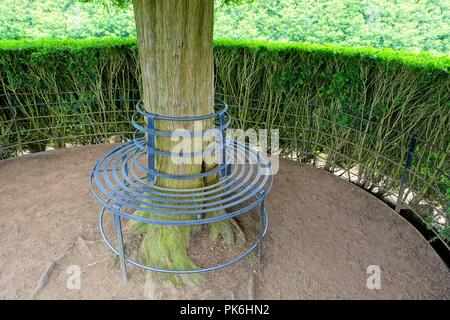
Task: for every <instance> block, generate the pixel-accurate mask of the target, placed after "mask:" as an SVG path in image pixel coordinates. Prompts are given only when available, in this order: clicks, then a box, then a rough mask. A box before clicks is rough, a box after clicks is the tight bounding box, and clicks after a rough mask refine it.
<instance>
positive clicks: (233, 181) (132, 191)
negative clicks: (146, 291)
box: [90, 99, 272, 280]
mask: <svg viewBox="0 0 450 320" xmlns="http://www.w3.org/2000/svg"><path fill="white" fill-rule="evenodd" d="M217 105H218V106H219V107H220V108H219V110H217V111H216V112H214V113H213V114H210V115H205V116H197V117H183V118H181V117H167V116H160V115H156V114H152V113H148V112H146V111H144V110H142V108H141V102H138V103H137V105H136V112H135V113H134V115H133V117H132V121H131V123H132V125H133V127H134V128H135V129H136V131H135V134H134V136H133V139H132V140H131V141H129V142H125V143H122V144H120V145H119V146H117V147H115V148H112V149H111V150H109V151H108V152H107V153H106V154H105V155H104V156H103V157H102V158H100V160H99V161H98V162H97V164H96V165H95V166H94V168H93V169H92V171H91V175H90V188H91V192H92V194H93V195H94V197H95V198H96V199H97V200H98V201H99V202H100V204H101V205H102V206H103V208H102V209H101V212H100V216H99V227H100V234H101V236H102V238H103V239H104V241H105V243H106V244H107V246H108V247H109V248H110V249H111V251H112V252H114V253H115V254H117V255H118V256H119V257H120V265H121V272H122V277H123V278H124V279H125V280H127V269H126V263H127V262H128V263H130V264H133V265H135V266H137V267H140V268H143V269H146V270H151V271H156V272H163V273H172V274H189V273H196V272H207V271H212V270H217V269H220V268H224V267H227V266H229V265H231V264H233V263H236V262H238V261H239V260H242V259H243V258H244V257H246V256H247V255H249V254H250V253H251V252H252V251H254V250H255V249H256V248H259V250H258V257H259V260H260V259H261V247H262V240H263V238H264V236H265V235H266V233H267V229H268V215H267V210H266V208H265V203H264V202H265V198H266V196H267V194H268V193H269V191H270V189H271V186H272V174H271V170H270V162H269V161H268V160H267V159H266V158H265V157H264V156H262V155H261V154H260V153H259V152H257V151H256V150H254V149H253V148H251V147H250V146H248V145H246V144H244V143H242V142H238V141H231V140H230V139H227V138H226V130H227V128H228V127H229V126H230V125H231V117H230V115H229V114H228V113H227V109H228V106H227V104H226V103H225V102H223V101H221V100H218V99H216V106H217ZM138 117H143V118H144V119H145V120H146V124H147V125H146V126H145V127H144V126H142V125H140V124H139V121H138V120H137V118H138ZM207 119H213V120H214V121H215V123H217V129H218V130H219V131H220V132H221V135H220V139H221V141H220V143H218V144H216V147H217V148H219V149H220V157H221V163H220V165H218V166H217V167H215V168H214V169H212V170H210V171H209V172H204V173H200V174H194V175H171V174H165V173H161V172H158V171H156V170H155V167H154V166H155V155H159V156H174V155H173V154H172V153H170V152H166V151H161V150H157V149H156V148H155V136H166V137H170V136H171V135H172V132H165V131H158V130H156V129H155V122H156V121H158V120H168V121H199V120H207ZM204 133H205V131H201V132H197V131H196V132H191V134H192V136H194V135H198V134H204ZM137 134H141V135H142V134H144V135H145V136H144V137H137ZM146 137H147V139H146ZM180 156H189V157H191V156H197V155H196V154H195V153H191V154H187V155H186V154H184V155H180ZM145 157H146V158H147V159H146V160H147V161H144V163H145V162H146V164H147V166H145V165H143V164H142V162H143V161H142V160H145ZM231 159H235V161H234V163H231ZM139 160H141V161H139ZM211 175H219V177H220V178H219V181H218V182H217V183H215V184H213V185H208V186H205V187H201V188H192V189H181V190H180V189H169V188H163V187H160V186H157V185H155V181H156V179H157V177H161V178H170V179H196V178H204V177H206V176H211ZM255 207H259V236H258V238H257V239H256V241H255V242H253V243H252V244H251V245H250V246H249V247H248V248H247V249H246V250H245V251H244V252H243V253H241V254H240V255H239V256H238V257H235V258H234V259H231V260H229V261H227V262H225V263H222V264H218V265H214V266H209V267H203V268H198V269H193V270H168V269H161V268H157V267H154V266H148V265H143V264H141V263H139V262H138V261H135V260H133V259H131V258H129V257H127V256H126V254H125V249H124V240H123V233H122V221H121V218H126V219H132V220H135V221H138V222H143V223H149V224H157V225H165V226H186V225H200V224H208V223H213V222H218V221H222V220H225V219H230V218H233V217H237V216H240V215H243V214H245V213H248V212H250V211H252V209H253V208H255ZM135 210H140V211H146V212H149V213H151V214H152V217H148V218H145V217H142V216H137V215H134V214H132V213H130V211H135ZM219 211H220V212H225V213H224V214H221V215H215V216H209V217H207V216H206V215H208V214H209V213H212V212H219ZM106 212H109V213H111V214H112V215H113V217H114V229H115V233H116V238H117V246H116V247H115V246H114V245H113V244H112V242H111V240H110V239H109V238H108V236H107V234H106V232H105V229H104V216H105V213H106ZM158 215H161V217H163V219H157V218H155V216H158ZM164 215H172V216H173V215H192V218H190V219H177V220H170V219H167V216H165V217H164ZM194 217H195V218H194Z"/></svg>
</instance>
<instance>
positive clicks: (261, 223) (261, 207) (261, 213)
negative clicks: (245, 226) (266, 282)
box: [258, 199, 265, 265]
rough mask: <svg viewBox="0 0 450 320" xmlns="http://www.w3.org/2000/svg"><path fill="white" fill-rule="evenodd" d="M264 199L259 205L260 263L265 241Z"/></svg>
mask: <svg viewBox="0 0 450 320" xmlns="http://www.w3.org/2000/svg"><path fill="white" fill-rule="evenodd" d="M264 224H265V221H264V199H263V200H262V201H261V204H260V205H259V244H258V263H259V265H261V260H262V245H263V243H262V241H263V233H264Z"/></svg>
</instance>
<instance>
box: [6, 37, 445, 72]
mask: <svg viewBox="0 0 450 320" xmlns="http://www.w3.org/2000/svg"><path fill="white" fill-rule="evenodd" d="M118 46H128V47H130V48H136V47H137V42H136V39H131V38H128V39H124V38H102V39H98V38H95V39H81V40H75V39H73V40H67V39H61V40H54V39H52V40H3V41H0V52H1V51H28V50H31V51H35V50H44V51H53V50H55V51H60V50H63V51H64V50H67V49H69V50H71V51H72V50H75V51H78V50H85V49H99V48H113V47H118ZM214 46H215V47H216V48H226V49H230V50H232V49H248V50H257V51H260V50H266V51H272V52H273V51H275V52H282V53H289V52H299V51H301V52H306V53H316V54H317V53H319V54H324V55H326V56H329V55H332V56H342V57H353V58H360V59H369V60H376V61H379V62H386V63H400V64H403V65H406V66H410V67H414V68H421V69H428V70H430V71H432V70H433V71H436V70H439V71H443V72H445V73H447V74H448V73H449V72H450V57H449V56H445V55H442V56H436V55H432V54H430V53H418V54H417V53H410V52H405V51H396V50H392V49H376V48H366V47H343V46H335V45H331V44H308V43H284V42H268V41H253V40H238V41H236V40H230V39H219V40H216V41H214Z"/></svg>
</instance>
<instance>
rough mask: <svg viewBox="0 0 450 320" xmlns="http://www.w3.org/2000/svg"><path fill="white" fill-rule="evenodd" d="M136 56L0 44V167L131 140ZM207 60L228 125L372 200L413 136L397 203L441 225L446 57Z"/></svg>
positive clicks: (365, 52)
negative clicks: (51, 152)
mask: <svg viewBox="0 0 450 320" xmlns="http://www.w3.org/2000/svg"><path fill="white" fill-rule="evenodd" d="M136 53H137V46H136V41H135V40H130V39H102V40H99V39H95V40H51V41H42V40H40V41H2V42H0V131H1V132H0V133H1V138H0V153H1V154H0V157H3V158H7V157H11V156H15V155H18V154H20V153H21V152H24V151H31V152H32V151H40V150H44V149H45V147H47V146H54V147H63V146H64V145H65V144H67V143H71V144H87V143H96V142H102V141H105V140H107V139H109V138H111V136H116V138H117V136H119V138H120V139H123V138H127V137H128V138H129V137H130V130H131V128H130V125H129V120H130V116H131V112H132V110H133V100H136V99H138V98H139V85H140V84H139V77H140V75H139V67H138V61H137V57H136ZM214 59H215V71H216V82H215V83H216V92H217V94H222V95H224V97H225V100H226V101H227V102H228V103H229V104H231V105H232V108H231V110H232V113H233V116H234V118H235V126H240V127H244V128H247V127H254V128H255V127H256V128H279V129H280V136H281V147H282V149H283V152H284V153H285V155H287V156H291V157H294V158H297V159H302V160H303V161H309V162H315V164H316V165H318V166H322V167H324V168H325V169H327V170H330V171H337V170H341V169H345V170H353V171H354V172H356V178H355V179H353V181H354V182H355V183H357V184H359V185H361V186H362V187H363V188H365V189H368V190H371V191H372V192H376V193H380V194H381V195H382V196H387V194H388V193H389V192H392V190H398V187H399V184H398V180H400V179H401V176H402V170H403V167H402V166H403V163H404V161H405V157H406V149H407V148H408V145H409V143H410V139H411V135H413V134H414V135H416V136H417V137H418V139H419V140H418V141H419V143H418V145H417V148H416V153H415V156H414V162H413V167H412V169H411V174H410V181H409V186H410V187H411V188H412V189H414V192H412V191H411V190H409V189H408V190H407V192H406V194H405V197H406V196H408V194H409V197H407V198H405V199H406V201H407V203H408V205H410V206H411V207H414V208H416V209H417V208H421V209H420V210H422V209H423V210H422V211H423V212H424V213H423V214H422V217H423V218H424V219H425V220H426V221H427V222H428V223H429V224H430V226H431V225H433V226H436V225H437V224H438V222H437V221H436V220H435V219H433V218H432V216H433V214H432V212H431V213H430V211H429V207H427V206H426V205H424V203H423V202H421V201H422V200H423V199H427V201H431V202H432V203H433V204H434V205H435V206H438V207H439V208H440V209H441V210H442V211H443V212H445V214H446V215H447V216H448V199H449V195H450V183H449V178H448V173H449V172H450V168H449V161H448V154H449V151H450V144H449V123H450V108H449V107H450V102H449V101H450V93H449V92H450V90H449V89H450V77H449V70H450V58H449V57H447V56H440V57H437V56H432V55H429V54H412V53H405V52H401V51H393V50H387V49H386V50H379V49H370V48H346V47H336V46H331V45H306V44H284V43H267V42H254V41H252V42H250V41H229V40H219V41H216V42H215V51H214ZM112 100H114V103H112V102H111V101H112ZM55 102H56V104H55ZM233 106H239V108H238V107H233ZM308 106H315V107H308ZM425 141H426V143H425ZM321 158H322V160H320V159H321ZM411 195H413V196H412V197H411ZM417 210H418V211H419V209H417ZM427 210H428V211H427ZM422 211H421V212H422ZM437 230H439V232H441V235H442V236H443V237H447V239H449V238H450V234H449V233H450V231H449V228H447V229H439V227H437ZM442 230H444V231H442Z"/></svg>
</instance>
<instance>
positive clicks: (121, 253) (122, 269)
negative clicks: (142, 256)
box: [114, 214, 128, 281]
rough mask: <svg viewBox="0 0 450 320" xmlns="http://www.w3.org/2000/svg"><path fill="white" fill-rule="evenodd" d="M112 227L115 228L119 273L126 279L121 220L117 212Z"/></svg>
mask: <svg viewBox="0 0 450 320" xmlns="http://www.w3.org/2000/svg"><path fill="white" fill-rule="evenodd" d="M114 228H115V229H116V236H117V245H118V251H119V256H120V273H121V274H122V278H123V280H125V281H128V276H127V266H126V264H125V250H124V246H123V235H122V222H121V221H120V216H119V215H118V214H115V215H114Z"/></svg>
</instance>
